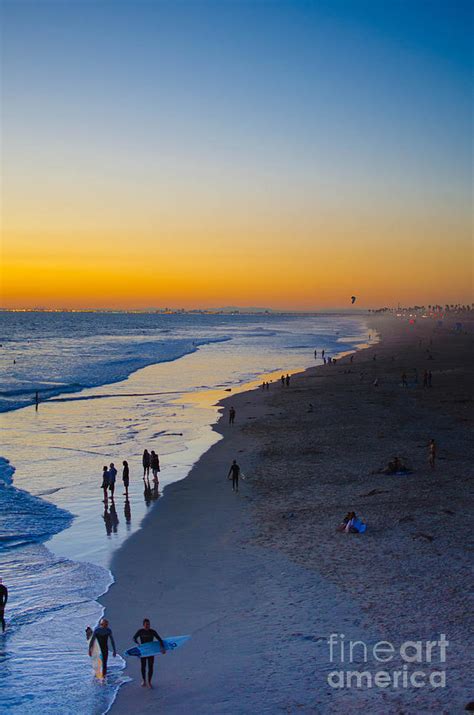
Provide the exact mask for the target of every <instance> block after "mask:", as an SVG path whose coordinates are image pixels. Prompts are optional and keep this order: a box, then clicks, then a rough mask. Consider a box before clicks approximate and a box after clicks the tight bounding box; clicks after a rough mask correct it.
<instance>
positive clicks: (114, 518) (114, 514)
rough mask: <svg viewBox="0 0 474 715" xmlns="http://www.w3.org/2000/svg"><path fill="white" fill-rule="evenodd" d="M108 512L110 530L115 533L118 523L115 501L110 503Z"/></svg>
mask: <svg viewBox="0 0 474 715" xmlns="http://www.w3.org/2000/svg"><path fill="white" fill-rule="evenodd" d="M109 513H110V523H111V526H112V531H113V532H114V534H116V533H117V526H118V525H119V518H118V515H117V509H116V508H115V503H114V502H113V501H112V502H111V503H110V511H109Z"/></svg>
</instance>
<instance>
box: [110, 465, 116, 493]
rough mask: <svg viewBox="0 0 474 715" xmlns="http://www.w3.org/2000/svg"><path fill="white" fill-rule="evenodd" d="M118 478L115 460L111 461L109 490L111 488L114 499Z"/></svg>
mask: <svg viewBox="0 0 474 715" xmlns="http://www.w3.org/2000/svg"><path fill="white" fill-rule="evenodd" d="M116 478H117V470H116V469H115V464H114V463H113V462H111V463H110V467H109V490H110V496H111V498H112V499H113V498H114V492H115V480H116Z"/></svg>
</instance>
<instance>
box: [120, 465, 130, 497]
mask: <svg viewBox="0 0 474 715" xmlns="http://www.w3.org/2000/svg"><path fill="white" fill-rule="evenodd" d="M122 464H123V472H122V481H123V488H124V489H125V491H124V496H126V497H127V499H128V487H129V484H130V469H129V467H128V462H127V460H126V459H124V460H123V462H122Z"/></svg>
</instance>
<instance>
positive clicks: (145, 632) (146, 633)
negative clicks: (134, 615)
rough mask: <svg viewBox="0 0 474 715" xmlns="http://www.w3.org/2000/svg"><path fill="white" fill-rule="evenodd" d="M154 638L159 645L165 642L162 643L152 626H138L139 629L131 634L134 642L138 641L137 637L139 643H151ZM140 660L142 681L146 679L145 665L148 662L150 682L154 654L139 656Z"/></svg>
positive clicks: (163, 645)
mask: <svg viewBox="0 0 474 715" xmlns="http://www.w3.org/2000/svg"><path fill="white" fill-rule="evenodd" d="M155 638H156V640H157V641H158V642H159V644H160V645H161V647H162V648H164V647H165V644H164V643H163V640H162V638H161V637H160V636H159V635H158V633H157V632H156V631H154V630H153V628H140V630H138V631H137V632H136V633H135V635H134V636H133V640H134V641H135V643H138V639H140V643H151V642H152V641H153V640H155ZM140 661H141V669H142V679H143V682H145V681H146V669H147V668H146V667H147V664H148V682H149V683H151V679H152V677H153V666H154V664H155V656H153V655H149V656H147V657H146V658H140Z"/></svg>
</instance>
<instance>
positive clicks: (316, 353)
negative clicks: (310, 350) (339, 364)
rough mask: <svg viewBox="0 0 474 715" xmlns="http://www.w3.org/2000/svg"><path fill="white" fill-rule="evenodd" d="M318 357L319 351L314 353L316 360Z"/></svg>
mask: <svg viewBox="0 0 474 715" xmlns="http://www.w3.org/2000/svg"><path fill="white" fill-rule="evenodd" d="M317 357H318V351H317V350H315V351H314V359H315V360H316V358H317Z"/></svg>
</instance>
